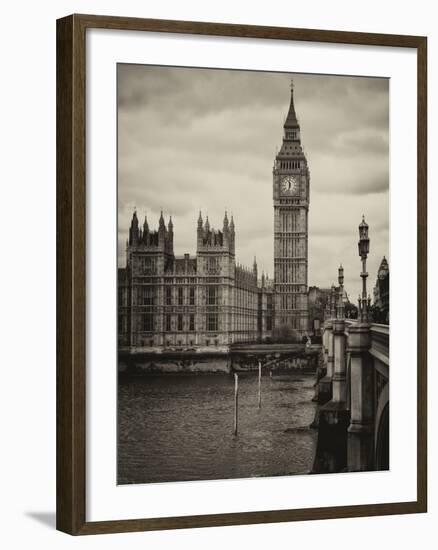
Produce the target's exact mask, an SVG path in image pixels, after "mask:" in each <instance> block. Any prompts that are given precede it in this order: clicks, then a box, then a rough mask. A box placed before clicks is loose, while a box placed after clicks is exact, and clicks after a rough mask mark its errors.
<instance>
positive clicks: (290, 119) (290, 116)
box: [284, 81, 300, 128]
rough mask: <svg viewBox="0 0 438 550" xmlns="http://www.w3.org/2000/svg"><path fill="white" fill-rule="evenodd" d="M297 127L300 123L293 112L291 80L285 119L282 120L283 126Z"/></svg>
mask: <svg viewBox="0 0 438 550" xmlns="http://www.w3.org/2000/svg"><path fill="white" fill-rule="evenodd" d="M299 127H300V125H299V124H298V119H297V115H296V113H295V105H294V84H293V81H291V84H290V105H289V111H288V113H287V117H286V120H285V122H284V128H299Z"/></svg>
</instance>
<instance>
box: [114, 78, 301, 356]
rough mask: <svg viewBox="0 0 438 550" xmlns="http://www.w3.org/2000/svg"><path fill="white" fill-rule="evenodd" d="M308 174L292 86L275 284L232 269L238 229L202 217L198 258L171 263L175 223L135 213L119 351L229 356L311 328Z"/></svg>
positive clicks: (279, 169) (122, 275) (123, 280)
mask: <svg viewBox="0 0 438 550" xmlns="http://www.w3.org/2000/svg"><path fill="white" fill-rule="evenodd" d="M309 181H310V176H309V169H308V166H307V160H306V157H305V155H304V152H303V149H302V147H301V136H300V126H299V124H298V120H297V117H296V114H295V107H294V99H293V88H292V89H291V99H290V106H289V112H288V114H287V117H286V121H285V123H284V134H283V143H282V146H281V149H280V151H279V153H278V154H277V156H276V158H275V163H274V168H273V198H274V281H270V280H268V279H267V278H266V277H265V276H264V275H262V276H261V277H260V278H259V277H258V272H257V264H256V261H255V260H254V265H253V266H252V268H245V267H242V266H241V265H239V264H237V263H236V258H235V250H236V247H235V240H236V235H235V227H234V221H233V218H231V220H230V221H229V220H228V217H227V214H226V213H225V217H224V220H223V225H222V229H221V230H214V229H213V228H211V227H210V223H209V220H208V218H207V219H206V220H205V223H204V221H203V219H202V216H201V214H199V219H198V224H197V229H196V231H197V241H196V242H197V247H196V256H195V257H191V256H190V255H189V254H184V255H183V256H176V255H175V253H174V249H173V223H172V219H170V220H169V222H168V225H167V226H166V224H165V222H164V218H163V214H161V216H160V219H159V225H158V230H151V229H150V228H149V226H148V223H147V220H146V219H145V220H144V223H143V227H140V226H139V221H138V218H137V213H136V212H134V215H133V217H132V222H131V227H130V229H129V238H128V241H127V245H126V267H125V268H122V269H119V270H118V292H119V296H118V311H119V315H118V333H119V346H120V349H126V350H142V349H145V348H155V350H162V349H168V350H172V349H197V350H199V349H206V348H210V349H212V348H214V349H215V350H217V349H222V350H226V349H228V346H229V345H230V344H233V343H236V342H260V341H266V340H270V339H271V337H272V330H273V327H274V325H275V327H277V328H279V329H281V327H284V326H287V327H290V328H292V329H295V330H296V331H297V332H298V334H300V335H304V334H306V333H307V331H308V297H307V239H308V229H307V228H308V224H307V217H308V210H309Z"/></svg>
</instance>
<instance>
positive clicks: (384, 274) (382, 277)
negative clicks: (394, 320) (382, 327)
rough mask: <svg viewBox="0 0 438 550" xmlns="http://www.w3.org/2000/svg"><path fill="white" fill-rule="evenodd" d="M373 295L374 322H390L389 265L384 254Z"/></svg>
mask: <svg viewBox="0 0 438 550" xmlns="http://www.w3.org/2000/svg"><path fill="white" fill-rule="evenodd" d="M373 297H374V303H373V306H374V314H373V320H374V322H377V323H383V324H389V265H388V260H387V259H386V258H385V256H383V259H382V261H381V262H380V266H379V269H378V271H377V279H376V284H375V286H374V289H373Z"/></svg>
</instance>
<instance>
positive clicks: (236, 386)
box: [234, 373, 239, 435]
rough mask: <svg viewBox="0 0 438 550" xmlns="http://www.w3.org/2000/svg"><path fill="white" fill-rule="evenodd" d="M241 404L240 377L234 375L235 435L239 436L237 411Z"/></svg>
mask: <svg viewBox="0 0 438 550" xmlns="http://www.w3.org/2000/svg"><path fill="white" fill-rule="evenodd" d="M238 404H239V375H238V374H237V373H234V435H237V411H238Z"/></svg>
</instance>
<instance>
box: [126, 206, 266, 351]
mask: <svg viewBox="0 0 438 550" xmlns="http://www.w3.org/2000/svg"><path fill="white" fill-rule="evenodd" d="M196 231H197V250H196V256H195V257H191V256H190V255H189V254H184V255H183V256H176V255H175V254H174V249H173V235H174V234H173V222H172V219H170V220H169V222H168V225H167V226H166V225H165V223H164V218H163V215H162V214H161V216H160V219H159V225H158V230H155V231H152V230H150V229H149V226H148V222H147V220H146V219H145V221H144V224H143V228H140V227H139V222H138V218H137V213H136V212H134V215H133V217H132V221H131V227H130V229H129V238H128V241H127V244H126V267H124V268H121V269H119V270H118V334H119V346H120V348H127V349H131V350H135V349H137V350H141V349H142V348H155V349H156V348H160V349H166V348H167V349H172V348H215V349H220V348H222V349H226V348H227V346H229V345H230V344H233V343H235V342H257V341H263V340H266V339H268V338H270V337H271V335H272V325H273V314H274V312H273V307H274V302H273V282H272V281H271V280H270V279H268V278H267V277H265V275H264V274H263V275H262V276H261V278H260V279H259V278H258V270H257V263H256V260H255V259H254V264H253V266H252V268H245V267H243V266H241V265H239V264H237V263H236V259H235V227H234V220H233V218H232V217H231V220H230V222H229V221H228V216H227V214H226V213H225V217H224V220H223V227H222V230H215V229H213V228H211V227H210V222H209V220H208V217H207V219H206V220H205V223H204V222H203V219H202V216H201V214H199V219H198V224H197V230H196Z"/></svg>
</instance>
